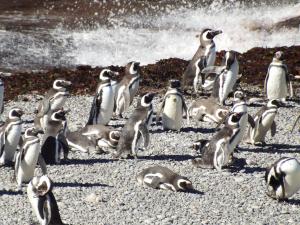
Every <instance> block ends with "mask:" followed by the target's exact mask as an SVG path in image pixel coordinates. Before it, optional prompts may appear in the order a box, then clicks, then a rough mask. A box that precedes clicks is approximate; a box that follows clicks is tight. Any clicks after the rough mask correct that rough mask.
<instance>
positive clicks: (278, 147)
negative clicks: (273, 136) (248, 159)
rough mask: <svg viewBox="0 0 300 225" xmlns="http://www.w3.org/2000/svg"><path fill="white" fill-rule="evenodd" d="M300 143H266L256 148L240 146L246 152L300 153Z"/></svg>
mask: <svg viewBox="0 0 300 225" xmlns="http://www.w3.org/2000/svg"><path fill="white" fill-rule="evenodd" d="M298 149H300V145H289V144H266V145H264V146H259V147H256V148H251V149H249V148H240V147H239V150H240V151H245V152H257V153H260V152H262V153H300V150H298Z"/></svg>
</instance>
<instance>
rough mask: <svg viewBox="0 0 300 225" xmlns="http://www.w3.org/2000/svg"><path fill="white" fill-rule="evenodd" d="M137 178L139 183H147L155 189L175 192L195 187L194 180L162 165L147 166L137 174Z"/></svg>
mask: <svg viewBox="0 0 300 225" xmlns="http://www.w3.org/2000/svg"><path fill="white" fill-rule="evenodd" d="M136 179H137V181H138V183H139V184H141V185H143V184H145V185H147V186H149V187H152V188H154V189H164V190H171V191H174V192H176V191H187V190H192V189H193V185H192V182H191V181H190V180H189V179H187V178H186V177H183V176H180V175H179V174H177V173H174V172H173V171H172V170H170V169H168V168H166V167H162V166H152V167H149V168H146V169H144V170H143V171H142V172H140V173H139V174H138V175H137V177H136Z"/></svg>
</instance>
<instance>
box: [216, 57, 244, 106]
mask: <svg viewBox="0 0 300 225" xmlns="http://www.w3.org/2000/svg"><path fill="white" fill-rule="evenodd" d="M238 71H239V69H238V63H237V62H234V63H233V65H232V66H231V68H230V70H227V71H225V72H224V73H222V74H221V76H220V91H219V97H220V102H223V101H224V100H226V98H227V97H228V95H229V93H230V92H231V91H232V89H233V86H234V85H235V83H236V80H237V75H238Z"/></svg>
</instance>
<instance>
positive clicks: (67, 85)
mask: <svg viewBox="0 0 300 225" xmlns="http://www.w3.org/2000/svg"><path fill="white" fill-rule="evenodd" d="M71 85H72V82H71V81H64V82H63V83H62V86H63V87H64V88H67V87H70V86H71Z"/></svg>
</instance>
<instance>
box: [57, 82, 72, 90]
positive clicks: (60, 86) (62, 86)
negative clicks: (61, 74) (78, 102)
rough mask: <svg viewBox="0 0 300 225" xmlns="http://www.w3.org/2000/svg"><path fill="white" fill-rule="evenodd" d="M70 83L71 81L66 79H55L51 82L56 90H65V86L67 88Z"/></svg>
mask: <svg viewBox="0 0 300 225" xmlns="http://www.w3.org/2000/svg"><path fill="white" fill-rule="evenodd" d="M71 84H72V82H71V81H67V80H65V79H56V80H55V81H54V82H53V89H55V90H57V91H62V90H66V89H67V88H69V87H70V86H71Z"/></svg>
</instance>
